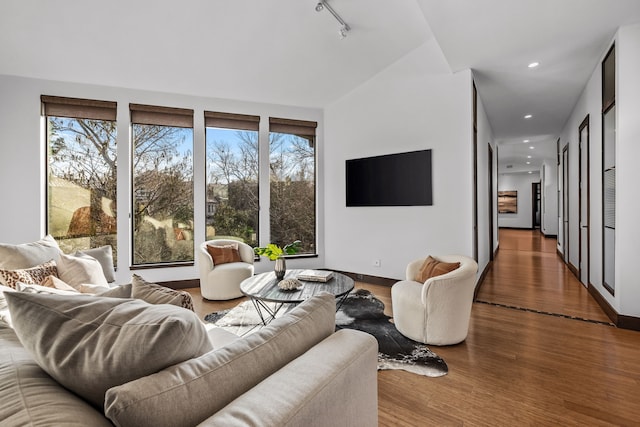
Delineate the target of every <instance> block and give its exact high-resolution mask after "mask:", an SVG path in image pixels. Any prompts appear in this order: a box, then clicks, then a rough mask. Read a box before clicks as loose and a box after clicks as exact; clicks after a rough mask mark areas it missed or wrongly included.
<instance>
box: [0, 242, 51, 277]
mask: <svg viewBox="0 0 640 427" xmlns="http://www.w3.org/2000/svg"><path fill="white" fill-rule="evenodd" d="M60 253H61V252H60V248H59V247H58V243H57V242H56V241H55V240H54V238H53V237H51V236H49V235H47V236H45V237H44V238H43V239H41V240H38V241H37V242H32V243H23V244H20V245H11V244H8V243H0V268H4V269H5V270H18V269H23V268H29V267H33V266H34V265H38V264H42V263H45V262H47V261H49V260H54V261H56V260H57V259H58V256H59V255H60Z"/></svg>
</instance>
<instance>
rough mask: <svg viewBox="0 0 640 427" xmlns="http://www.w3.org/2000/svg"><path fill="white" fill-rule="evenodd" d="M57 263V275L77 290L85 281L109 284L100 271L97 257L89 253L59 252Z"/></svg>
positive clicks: (95, 283) (100, 284)
mask: <svg viewBox="0 0 640 427" xmlns="http://www.w3.org/2000/svg"><path fill="white" fill-rule="evenodd" d="M57 264H58V277H60V279H62V280H63V281H64V282H65V283H67V284H68V285H69V286H71V287H73V288H75V289H76V290H78V291H80V286H81V285H83V284H85V283H88V284H91V285H99V286H104V287H108V286H109V284H108V283H107V279H106V278H105V277H104V273H103V272H102V266H101V265H100V263H99V262H98V260H97V259H95V258H92V257H90V256H89V255H81V256H73V255H67V254H62V253H61V254H60V258H59V259H58V263H57Z"/></svg>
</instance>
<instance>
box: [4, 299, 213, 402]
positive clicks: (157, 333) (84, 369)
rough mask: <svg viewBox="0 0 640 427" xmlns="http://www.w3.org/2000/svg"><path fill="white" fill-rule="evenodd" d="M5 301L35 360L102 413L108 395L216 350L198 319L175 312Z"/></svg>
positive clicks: (130, 305)
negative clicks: (131, 383) (121, 387)
mask: <svg viewBox="0 0 640 427" xmlns="http://www.w3.org/2000/svg"><path fill="white" fill-rule="evenodd" d="M5 298H6V300H7V303H8V305H9V310H10V312H11V319H12V321H13V327H14V329H15V330H16V333H17V335H18V337H19V338H20V341H21V342H22V343H23V344H24V346H25V348H26V349H27V350H29V352H31V354H32V355H33V358H34V360H35V361H36V362H38V364H39V365H40V366H41V367H42V368H43V369H44V370H45V371H46V372H47V373H48V374H49V375H51V376H52V377H53V378H54V379H55V380H57V381H58V382H59V383H60V384H62V385H63V386H65V387H66V388H68V389H69V390H72V391H74V392H75V393H76V394H78V395H79V396H81V397H83V398H85V399H86V400H88V401H89V402H91V403H93V404H94V405H96V407H99V408H102V406H103V402H104V394H105V392H106V391H107V390H108V389H109V388H111V387H113V386H116V385H119V384H123V383H126V382H128V381H132V380H134V379H136V378H140V377H142V376H145V375H149V374H152V373H154V372H157V371H159V370H161V369H164V368H166V367H168V366H171V365H174V364H176V363H179V362H182V361H184V360H188V359H191V358H193V357H198V356H200V355H202V354H204V353H206V352H207V351H209V350H211V348H212V346H211V343H210V341H209V338H208V336H207V332H206V330H205V328H204V326H203V325H202V323H201V321H200V320H199V319H198V317H197V316H196V315H195V313H192V312H190V311H188V310H183V309H181V308H178V307H173V306H171V305H150V304H148V303H146V302H144V301H140V300H129V299H119V298H104V297H96V296H92V295H74V296H73V297H69V296H65V295H49V294H30V293H22V292H6V293H5Z"/></svg>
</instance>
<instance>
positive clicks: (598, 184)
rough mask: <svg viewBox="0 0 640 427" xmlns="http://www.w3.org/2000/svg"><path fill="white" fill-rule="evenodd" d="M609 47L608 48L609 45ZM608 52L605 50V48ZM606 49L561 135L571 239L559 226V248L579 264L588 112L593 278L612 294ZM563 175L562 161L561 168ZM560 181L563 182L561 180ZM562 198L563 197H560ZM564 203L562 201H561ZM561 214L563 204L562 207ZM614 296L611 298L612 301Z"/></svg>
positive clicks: (575, 263)
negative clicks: (605, 197) (606, 265)
mask: <svg viewBox="0 0 640 427" xmlns="http://www.w3.org/2000/svg"><path fill="white" fill-rule="evenodd" d="M607 50H608V49H607ZM604 53H606V52H604ZM604 53H603V55H602V57H601V58H600V59H599V61H598V65H597V66H596V68H595V70H594V71H593V74H592V75H591V77H590V79H589V81H588V83H587V85H586V86H585V88H584V90H583V91H582V94H581V95H580V97H579V98H578V101H577V103H576V105H575V107H574V108H573V111H572V112H571V115H570V116H569V119H568V120H567V122H566V124H565V126H564V129H563V131H562V134H561V136H560V144H561V149H562V148H563V147H564V146H565V145H566V144H569V242H567V243H564V242H563V239H562V237H563V236H562V233H563V229H562V228H560V229H559V230H558V233H559V235H558V250H559V251H560V252H561V253H563V254H564V251H565V250H566V248H567V244H568V249H569V261H570V262H571V264H573V266H575V267H576V268H578V267H579V254H580V252H579V247H578V243H579V234H578V233H579V231H580V228H579V224H578V222H579V215H580V212H579V210H578V200H579V198H578V196H579V193H578V174H579V165H580V159H579V145H578V141H579V132H578V129H579V127H580V124H581V123H582V122H583V120H584V119H585V117H587V115H588V116H589V162H590V164H591V167H590V175H589V183H590V200H591V207H590V212H589V218H590V221H589V222H590V224H589V228H590V242H591V250H590V256H589V275H590V282H591V284H593V285H594V286H596V287H597V288H598V290H599V292H600V293H601V294H602V295H603V296H605V298H607V297H608V296H609V295H610V294H609V292H608V291H606V290H605V289H604V288H603V287H602V114H601V110H602V70H601V68H602V67H601V62H602V59H604ZM559 174H560V177H562V176H563V175H562V174H563V170H562V165H560V169H559ZM559 185H562V183H561V182H560V183H559ZM561 200H562V199H561ZM561 203H562V202H561ZM559 209H560V212H561V215H564V214H563V213H562V206H560V207H559ZM612 302H613V300H612V299H610V300H609V303H610V304H611V303H612Z"/></svg>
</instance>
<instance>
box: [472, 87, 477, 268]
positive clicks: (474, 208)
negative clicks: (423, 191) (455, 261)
mask: <svg viewBox="0 0 640 427" xmlns="http://www.w3.org/2000/svg"><path fill="white" fill-rule="evenodd" d="M472 83H473V95H472V103H473V106H472V107H473V258H474V259H475V261H476V262H478V257H479V254H478V253H479V250H478V245H479V243H478V89H476V82H475V81H473V82H472Z"/></svg>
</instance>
